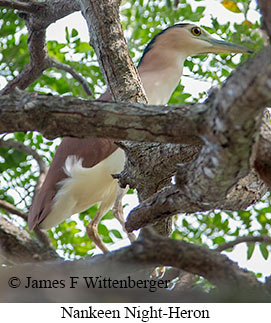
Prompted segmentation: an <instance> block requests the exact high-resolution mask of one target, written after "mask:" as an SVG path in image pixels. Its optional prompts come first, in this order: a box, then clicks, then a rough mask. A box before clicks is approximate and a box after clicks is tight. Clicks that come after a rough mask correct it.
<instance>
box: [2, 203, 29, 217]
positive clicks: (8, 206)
mask: <svg viewBox="0 0 271 323" xmlns="http://www.w3.org/2000/svg"><path fill="white" fill-rule="evenodd" d="M0 208H1V209H4V210H6V211H8V212H9V213H11V214H15V215H18V216H19V217H21V218H22V219H24V220H25V221H27V214H25V213H24V212H23V211H21V210H19V209H17V208H16V206H14V205H13V204H11V203H9V202H7V201H4V200H0Z"/></svg>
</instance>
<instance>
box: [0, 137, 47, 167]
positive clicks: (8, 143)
mask: <svg viewBox="0 0 271 323" xmlns="http://www.w3.org/2000/svg"><path fill="white" fill-rule="evenodd" d="M0 147H7V148H11V149H16V150H20V151H22V152H24V153H26V154H27V155H30V156H32V157H33V158H34V159H35V160H36V162H37V163H38V166H39V169H40V172H41V173H46V172H47V165H46V163H45V161H44V160H43V158H42V157H41V156H40V155H39V154H38V153H37V151H36V150H34V149H32V148H31V147H30V146H26V145H25V144H24V143H22V142H19V141H14V140H10V139H9V140H3V139H1V138H0Z"/></svg>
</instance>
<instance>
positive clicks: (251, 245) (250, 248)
mask: <svg viewBox="0 0 271 323" xmlns="http://www.w3.org/2000/svg"><path fill="white" fill-rule="evenodd" d="M254 250H255V243H248V244H247V260H249V259H250V258H251V257H252V254H253V252H254Z"/></svg>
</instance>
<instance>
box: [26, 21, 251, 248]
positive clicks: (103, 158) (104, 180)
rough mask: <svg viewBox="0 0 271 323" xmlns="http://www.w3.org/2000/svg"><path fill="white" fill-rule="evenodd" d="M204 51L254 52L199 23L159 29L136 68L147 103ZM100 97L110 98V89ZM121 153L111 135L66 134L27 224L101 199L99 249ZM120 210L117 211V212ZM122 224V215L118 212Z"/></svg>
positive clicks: (164, 96) (52, 221) (46, 222)
mask: <svg viewBox="0 0 271 323" xmlns="http://www.w3.org/2000/svg"><path fill="white" fill-rule="evenodd" d="M207 53H215V54H217V53H252V51H251V50H249V49H247V48H245V47H243V46H240V45H237V44H232V43H229V42H225V41H222V40H217V39H215V38H213V37H212V36H211V35H210V34H209V33H208V32H207V31H205V30H204V29H203V28H201V27H198V26H196V25H194V24H190V23H178V24H175V25H173V26H170V27H168V28H166V29H164V30H162V31H161V32H160V33H158V34H157V35H156V36H155V37H154V38H153V39H152V40H151V41H150V43H149V44H148V45H147V47H146V48H145V50H144V52H143V55H142V57H141V59H140V62H139V65H138V72H139V75H140V78H141V80H142V83H143V87H144V90H145V93H146V96H147V98H148V102H149V104H152V105H165V104H167V102H168V101H169V99H170V97H171V95H172V92H173V91H174V89H175V88H176V86H177V85H178V83H179V81H180V78H181V76H182V72H183V65H184V61H185V60H186V58H187V57H188V56H195V55H199V54H207ZM99 99H100V100H106V101H110V100H111V96H110V93H109V91H106V92H105V93H104V94H103V95H102V96H101V97H100V98H99ZM124 162H125V154H124V151H123V150H122V149H120V148H119V147H118V146H116V145H115V143H114V140H111V139H102V138H94V137H89V138H84V139H77V138H71V137H65V138H64V139H63V141H62V143H61V144H60V146H59V148H58V150H57V151H56V154H55V156H54V159H53V161H52V164H51V166H50V168H49V171H48V173H47V176H46V178H45V180H44V183H43V185H42V187H41V189H40V191H39V192H38V194H37V195H36V197H35V199H34V201H33V204H32V206H31V209H30V212H29V216H28V223H29V228H30V229H33V228H34V227H35V226H38V227H39V228H41V229H50V228H52V227H54V226H56V225H58V224H59V223H60V222H62V221H64V220H65V219H67V218H68V217H70V216H72V215H73V214H76V213H80V212H82V211H85V210H86V209H88V208H89V207H91V206H92V205H93V204H95V203H99V209H98V211H97V214H96V216H95V217H94V218H93V219H92V221H91V222H90V223H89V225H88V226H87V233H88V235H89V237H90V238H91V239H92V241H93V242H94V243H95V244H96V245H97V246H98V247H99V248H100V249H101V250H102V251H103V252H107V251H108V249H107V248H106V246H105V245H104V244H103V242H102V241H101V239H100V237H99V235H98V231H97V226H98V223H99V221H100V220H101V218H102V217H103V216H104V215H105V214H106V212H107V211H108V210H109V209H110V208H112V206H113V205H114V202H115V200H116V197H117V195H118V198H120V197H121V195H122V193H123V192H124V191H123V190H120V188H119V187H118V182H117V180H116V179H114V178H113V177H112V174H116V173H120V172H121V171H122V170H123V168H124ZM116 213H118V212H116ZM118 217H119V220H120V222H121V223H122V224H123V225H124V219H123V215H122V214H120V215H118Z"/></svg>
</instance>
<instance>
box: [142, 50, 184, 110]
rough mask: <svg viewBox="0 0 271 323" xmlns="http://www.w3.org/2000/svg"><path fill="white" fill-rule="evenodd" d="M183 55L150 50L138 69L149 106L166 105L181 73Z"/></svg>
mask: <svg viewBox="0 0 271 323" xmlns="http://www.w3.org/2000/svg"><path fill="white" fill-rule="evenodd" d="M185 59H186V56H185V55H180V53H177V52H172V51H167V50H163V51H161V50H160V51H155V49H151V50H150V51H149V52H148V53H147V54H146V55H145V56H144V59H143V61H142V63H141V64H140V66H139V67H138V71H139V74H140V77H141V80H142V83H143V86H144V89H145V92H146V95H147V98H148V101H149V104H156V105H159V104H161V105H164V104H167V103H168V101H169V99H170V97H171V94H172V92H173V91H174V90H175V88H176V86H177V85H178V83H179V81H180V78H181V76H182V72H183V64H184V61H185Z"/></svg>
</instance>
